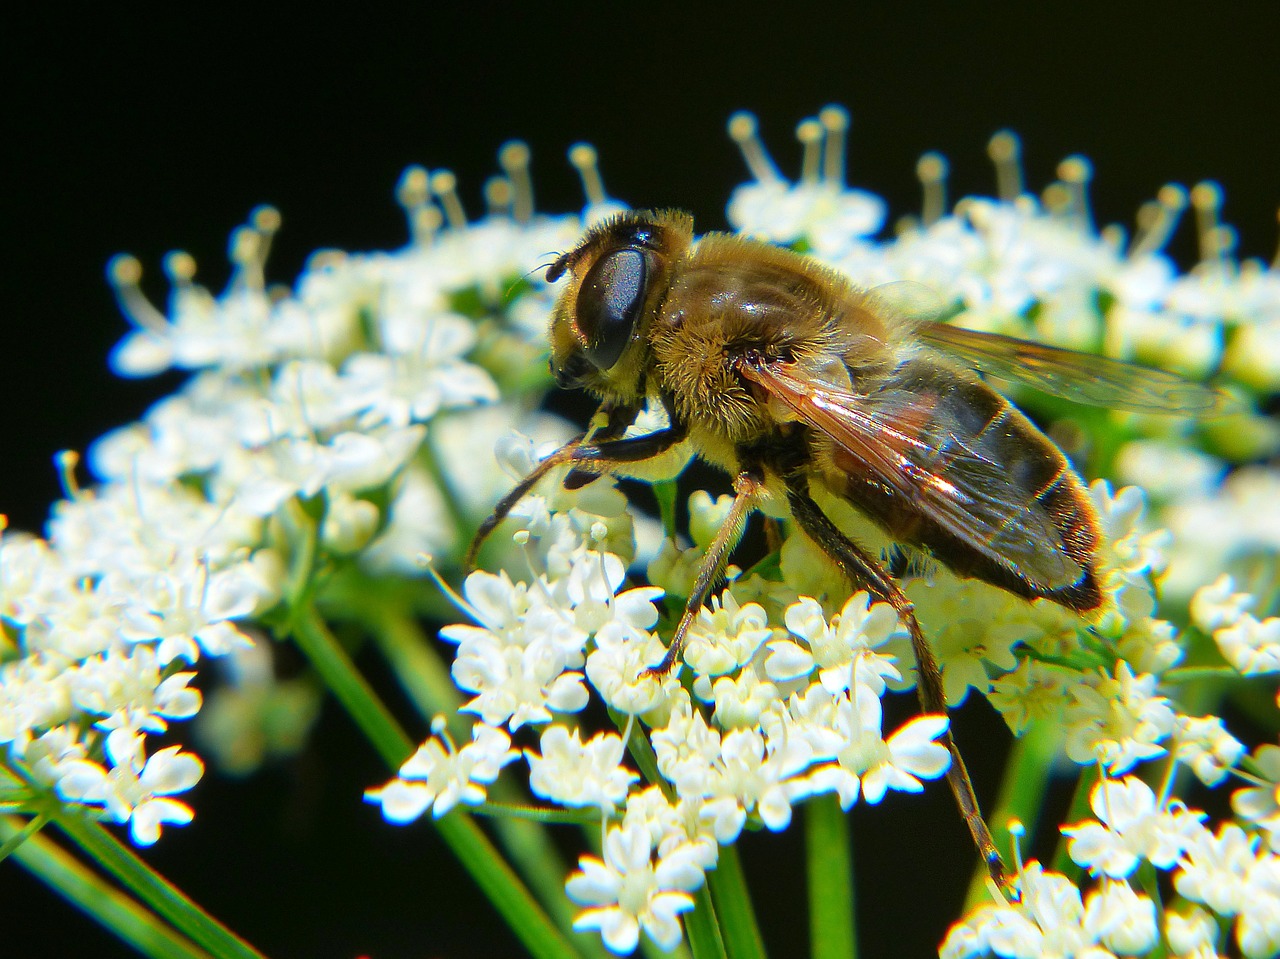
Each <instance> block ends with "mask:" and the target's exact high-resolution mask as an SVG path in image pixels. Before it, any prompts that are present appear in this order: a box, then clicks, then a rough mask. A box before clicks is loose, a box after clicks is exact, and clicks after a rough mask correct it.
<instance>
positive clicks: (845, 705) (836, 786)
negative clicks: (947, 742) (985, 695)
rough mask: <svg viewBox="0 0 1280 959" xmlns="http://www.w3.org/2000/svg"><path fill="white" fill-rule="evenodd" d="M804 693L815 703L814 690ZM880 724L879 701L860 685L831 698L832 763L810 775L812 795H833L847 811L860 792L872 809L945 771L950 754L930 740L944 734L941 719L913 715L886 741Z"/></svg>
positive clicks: (816, 693)
mask: <svg viewBox="0 0 1280 959" xmlns="http://www.w3.org/2000/svg"><path fill="white" fill-rule="evenodd" d="M810 695H811V697H812V698H813V699H815V700H817V701H818V702H821V699H822V693H821V692H820V691H819V690H817V689H813V690H811V691H810ZM850 695H851V696H852V699H851V698H850ZM881 720H882V709H881V705H880V700H879V698H878V697H877V696H875V695H874V694H873V693H872V691H871V690H869V689H868V688H867V687H865V686H858V687H855V688H854V689H853V690H852V692H851V693H850V694H843V693H842V694H840V695H839V696H838V697H837V698H836V699H835V701H834V714H833V716H832V719H831V730H832V732H833V733H834V734H835V738H834V742H835V744H836V746H835V751H834V756H833V758H834V759H835V760H836V761H835V763H833V764H830V765H825V766H821V767H819V768H817V769H815V770H814V771H813V772H812V773H811V774H810V776H809V784H810V788H811V789H812V790H813V791H814V792H815V793H818V792H835V793H836V794H837V795H838V796H839V797H840V806H841V808H843V809H849V808H850V807H851V806H852V805H853V804H854V803H855V802H857V801H858V794H859V791H861V793H862V795H863V797H864V798H865V799H866V801H867V802H869V803H871V804H872V805H875V804H876V803H878V802H880V800H881V799H883V798H884V795H885V793H886V792H888V791H889V790H891V789H894V790H899V791H902V792H920V791H921V790H922V789H923V788H924V787H923V786H922V784H921V782H920V780H921V779H937V778H938V777H939V776H941V775H943V773H945V772H946V771H947V769H949V768H950V766H951V754H950V752H949V751H948V750H947V747H946V746H944V745H942V744H941V743H939V742H937V741H936V740H937V739H938V737H940V736H942V735H943V734H944V733H945V732H946V731H947V717H945V716H917V717H915V718H914V719H911V720H909V721H908V722H907V723H905V724H904V725H903V726H902V727H901V728H899V729H898V730H897V731H896V732H894V733H893V734H892V735H890V736H889V738H888V739H887V740H886V739H883V738H882V734H881Z"/></svg>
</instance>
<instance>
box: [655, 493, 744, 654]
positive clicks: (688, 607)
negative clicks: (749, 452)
mask: <svg viewBox="0 0 1280 959" xmlns="http://www.w3.org/2000/svg"><path fill="white" fill-rule="evenodd" d="M763 492H764V476H763V475H762V474H761V473H759V472H757V471H755V470H744V471H742V472H741V473H739V474H738V475H737V477H736V478H735V479H734V481H733V493H734V496H733V505H732V506H731V507H729V515H728V516H726V517H725V518H724V522H723V523H721V524H720V529H719V530H717V531H716V536H715V539H713V540H712V541H711V545H710V546H708V547H707V555H706V556H704V557H703V558H702V565H701V566H699V567H698V575H697V577H696V578H695V579H694V582H693V589H692V590H690V592H689V600H688V602H686V603H685V605H684V613H683V614H682V615H681V617H680V623H679V625H677V626H676V632H675V635H674V636H673V637H672V638H671V645H670V646H668V647H667V654H666V655H665V656H663V657H662V662H660V663H659V664H658V665H657V666H654V667H653V668H652V669H650V670H649V672H650V673H654V674H656V675H659V676H663V675H666V674H667V673H669V672H670V671H671V668H672V667H673V666H674V665H675V664H676V659H677V658H678V657H679V656H680V650H682V649H683V648H684V638H685V634H687V633H688V632H689V627H690V625H692V623H693V618H694V617H695V616H697V615H698V610H700V609H701V608H702V607H703V605H704V604H705V603H706V601H707V596H708V595H709V594H710V593H711V590H712V588H713V587H714V586H715V585H716V583H718V582H719V581H720V577H721V576H723V575H724V567H725V564H726V563H727V562H728V559H729V554H730V553H732V552H733V548H734V547H735V546H737V545H738V540H740V539H742V531H743V529H744V528H745V527H746V525H747V517H749V516H750V515H751V513H752V511H753V510H755V508H756V506H757V505H758V504H759V502H760V497H761V495H762V494H763Z"/></svg>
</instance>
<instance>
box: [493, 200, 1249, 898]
mask: <svg viewBox="0 0 1280 959" xmlns="http://www.w3.org/2000/svg"><path fill="white" fill-rule="evenodd" d="M546 278H547V280H549V281H552V282H554V281H556V280H559V279H561V278H566V279H567V281H568V282H567V285H566V286H565V288H564V290H563V292H562V293H561V294H560V297H559V299H558V301H557V303H556V306H555V308H554V311H553V313H552V318H551V329H550V338H551V368H552V371H553V373H554V374H555V377H556V380H557V382H558V383H559V385H560V386H562V387H581V388H584V389H586V390H587V391H589V392H590V393H593V394H594V395H595V396H596V397H598V398H599V399H600V401H601V413H602V414H603V416H604V425H603V426H601V427H600V428H599V429H597V430H596V431H595V432H594V433H593V434H591V435H590V436H586V437H583V438H579V439H577V440H574V441H572V442H570V443H568V444H567V445H565V446H564V447H563V448H561V449H560V450H559V451H557V452H556V453H554V454H552V455H551V456H550V457H548V458H547V459H545V460H543V461H542V462H541V463H540V464H539V466H538V467H537V468H536V469H535V470H534V471H533V472H532V473H531V474H530V475H529V476H528V477H526V478H525V479H524V480H523V481H522V482H521V483H520V484H519V485H517V486H516V488H515V489H514V490H512V491H511V493H509V494H508V495H507V496H506V497H505V498H504V499H503V500H502V501H501V502H500V503H499V504H498V505H497V507H496V508H495V511H494V514H493V515H492V516H491V517H490V518H489V519H488V520H486V521H485V523H484V524H483V525H482V526H481V527H480V530H479V531H478V532H477V534H476V538H475V540H474V542H473V543H472V548H471V551H470V553H469V555H468V567H470V566H471V565H472V562H473V560H474V557H475V555H476V552H477V551H478V549H479V546H480V544H481V543H482V542H483V540H484V539H485V537H486V536H487V535H488V534H489V533H490V532H491V531H492V530H493V529H494V527H495V526H496V525H497V524H498V523H499V522H500V521H501V520H502V518H503V517H505V516H506V515H507V514H508V513H509V512H510V510H511V509H512V508H513V507H514V506H515V504H516V503H517V502H519V500H520V499H521V498H522V497H523V496H524V495H525V494H526V493H528V492H529V490H530V489H532V488H533V486H534V484H535V483H537V482H538V480H539V479H541V478H542V477H543V476H544V475H545V474H546V473H547V472H549V471H550V470H552V469H554V468H555V467H558V466H561V465H568V466H571V467H572V472H570V473H569V475H568V477H567V478H566V483H567V484H577V485H581V483H582V482H584V481H585V480H584V479H583V476H584V474H586V475H587V476H589V475H594V474H598V473H607V472H610V471H614V470H624V469H625V467H626V465H627V464H635V463H638V462H640V461H644V460H648V459H651V458H653V457H657V456H660V455H661V454H663V453H665V452H667V451H668V450H671V449H672V448H673V447H675V446H676V445H677V444H682V443H687V444H689V445H690V446H691V447H692V449H693V450H694V451H696V452H697V453H698V455H699V456H701V457H702V458H703V459H705V460H707V461H709V462H711V463H712V464H714V465H716V466H719V467H721V468H722V469H724V470H725V471H727V472H728V473H729V474H730V475H731V476H732V477H733V489H734V494H735V498H734V502H733V506H732V508H731V510H730V513H729V517H728V519H727V520H726V522H725V523H724V524H723V526H722V527H721V528H720V530H719V531H718V534H717V536H716V537H715V540H714V542H713V543H712V544H711V546H710V548H709V549H708V551H707V555H706V558H705V560H704V562H703V564H702V566H701V568H700V570H699V573H698V576H697V578H696V582H695V585H694V588H693V590H692V591H691V593H692V595H691V596H690V597H689V600H688V605H687V607H686V609H685V611H684V615H683V617H682V618H681V620H680V623H679V626H678V627H677V629H676V632H675V636H674V639H673V640H672V643H671V645H670V647H669V649H668V651H667V654H666V658H665V659H664V660H663V662H662V664H661V665H660V666H659V667H657V669H658V670H660V671H667V670H669V669H670V668H671V667H672V666H673V665H674V663H675V661H676V659H677V657H678V656H679V654H680V649H681V646H682V643H683V641H684V637H685V634H686V632H687V630H688V628H689V625H690V623H691V621H692V619H693V617H694V615H695V614H696V612H697V610H698V609H699V608H700V607H701V606H702V605H703V603H704V602H705V601H706V600H707V598H708V596H709V594H710V592H711V591H712V589H713V587H714V586H715V584H716V583H717V581H718V580H719V579H720V578H721V576H722V573H723V570H724V567H725V564H726V562H727V559H728V556H729V553H730V552H731V551H732V549H733V548H734V546H735V545H736V544H737V542H738V540H739V538H740V536H741V534H742V531H743V527H744V525H745V523H746V521H747V519H748V517H749V516H750V514H751V513H752V512H753V511H754V510H755V509H756V508H757V507H759V506H760V505H761V504H762V503H763V502H764V501H766V500H767V499H773V500H776V501H780V502H781V503H784V504H785V505H786V507H787V508H788V510H789V512H790V515H791V517H792V518H793V520H794V521H795V523H796V524H798V525H799V527H800V528H801V529H802V530H803V531H804V532H805V533H806V534H807V535H808V536H809V537H810V538H812V539H813V540H814V541H815V542H816V543H817V544H818V546H820V547H821V549H822V550H823V551H824V552H825V553H826V554H827V555H828V556H829V557H830V558H831V560H833V561H834V562H835V563H836V564H837V565H838V566H839V567H840V568H841V570H843V572H844V573H845V574H846V575H847V577H848V578H849V580H850V581H851V582H852V583H853V585H854V587H855V588H859V589H867V590H868V591H869V592H870V593H872V594H873V595H875V596H877V597H879V598H880V599H882V600H884V601H887V602H889V603H890V604H892V606H893V607H894V609H895V610H896V611H897V613H898V615H899V617H900V619H901V621H902V623H903V624H904V626H905V627H906V629H907V630H908V632H909V633H910V636H911V642H912V646H913V648H914V651H915V656H916V662H917V664H918V671H919V682H918V684H917V689H918V693H919V698H920V701H921V704H922V706H923V708H924V711H925V712H927V713H938V714H945V711H946V703H945V697H944V695H943V689H942V680H941V674H940V671H939V668H938V663H937V659H936V658H935V656H934V654H933V652H932V650H931V649H930V647H929V644H928V642H927V641H926V639H925V637H924V634H923V632H922V631H921V629H920V624H919V622H918V621H917V620H916V617H915V615H914V613H913V612H912V606H911V603H910V601H909V600H908V599H907V597H906V595H905V594H904V593H903V591H902V589H901V587H900V585H899V584H898V582H897V581H896V580H895V579H894V577H893V575H892V574H891V573H890V572H889V571H888V570H887V569H886V568H885V566H884V565H883V564H882V563H881V561H880V560H879V559H878V558H877V557H876V556H874V555H872V554H871V553H870V552H868V551H867V550H866V549H864V548H863V547H861V546H859V545H858V544H857V543H855V542H854V541H853V540H851V539H850V538H849V537H848V536H847V535H846V534H845V533H844V532H843V531H841V529H840V528H839V527H837V526H836V524H835V523H833V522H832V520H831V519H830V518H828V516H827V515H826V513H824V512H823V510H822V508H821V507H820V506H819V504H818V502H817V501H816V500H815V498H814V493H815V490H817V491H825V492H826V493H828V494H831V495H833V496H835V497H837V498H840V499H843V500H845V501H847V502H848V503H850V504H852V505H853V506H854V507H856V508H857V509H858V510H860V511H861V512H863V513H865V514H866V515H867V516H868V517H869V518H870V519H871V520H873V521H874V522H875V523H876V524H878V525H879V526H880V527H881V528H882V529H883V530H884V531H885V532H886V533H887V534H888V535H889V536H890V537H891V538H892V539H893V540H895V541H897V542H899V543H903V544H908V545H910V546H913V547H917V548H920V549H922V550H924V551H925V552H926V553H927V554H929V555H931V556H933V557H935V558H936V559H937V560H938V561H939V562H941V563H943V564H945V565H946V566H948V567H949V568H950V569H952V570H953V571H955V572H956V573H958V574H960V575H961V576H966V577H973V578H977V579H980V580H984V581H985V582H988V583H991V584H993V585H995V586H998V587H1000V588H1002V589H1005V590H1008V591H1009V592H1011V593H1015V594H1017V595H1019V596H1023V597H1026V598H1028V599H1036V598H1043V599H1048V600H1051V601H1053V602H1055V603H1058V604H1060V605H1062V606H1064V607H1066V608H1068V609H1071V610H1074V611H1076V612H1079V613H1089V612H1092V611H1094V610H1097V609H1098V608H1099V607H1101V606H1102V604H1103V595H1102V591H1101V588H1100V586H1099V583H1098V570H1097V551H1098V548H1099V537H1100V533H1099V520H1098V516H1097V514H1096V511H1095V509H1094V507H1093V505H1092V501H1091V499H1090V497H1089V494H1088V491H1087V489H1086V488H1085V485H1084V483H1083V481H1082V480H1081V479H1080V477H1079V476H1078V475H1077V474H1076V472H1075V471H1074V470H1073V469H1072V468H1071V465H1070V463H1068V461H1067V458H1066V456H1065V455H1064V454H1063V453H1062V451H1061V450H1060V449H1059V448H1058V447H1057V446H1056V445H1055V444H1054V443H1053V442H1052V441H1051V440H1050V439H1049V438H1048V437H1046V436H1045V435H1044V433H1042V432H1041V431H1040V430H1039V429H1037V428H1036V427H1035V426H1034V425H1033V424H1032V423H1031V421H1030V420H1028V419H1027V417H1026V416H1024V415H1023V414H1022V413H1021V412H1020V411H1019V410H1018V409H1017V408H1016V407H1014V406H1013V405H1012V404H1011V403H1010V402H1009V401H1008V400H1006V399H1005V398H1004V397H1002V396H1001V395H1000V394H999V393H997V392H996V391H995V390H993V389H992V388H991V387H990V386H988V385H987V384H986V383H985V382H984V381H983V380H982V379H981V378H980V377H979V375H978V372H982V373H988V374H993V375H997V376H1003V377H1008V378H1016V379H1018V380H1021V381H1023V382H1027V383H1030V384H1031V385H1033V386H1035V387H1038V388H1039V389H1041V390H1044V391H1047V392H1050V393H1055V394H1059V395H1065V396H1068V397H1071V398H1076V399H1081V400H1083V401H1086V402H1090V403H1094V404H1098V405H1107V406H1119V407H1123V408H1127V409H1138V410H1146V411H1165V412H1168V411H1177V412H1184V413H1209V412H1214V411H1217V410H1219V409H1220V408H1221V407H1223V406H1224V402H1223V401H1224V397H1223V395H1222V394H1220V393H1219V392H1217V391H1216V390H1213V389H1211V388H1209V387H1205V386H1201V385H1199V384H1195V383H1191V382H1188V381H1186V380H1184V379H1182V378H1181V377H1179V376H1176V375H1174V374H1171V373H1167V372H1164V371H1161V370H1154V369H1149V368H1145V367H1139V366H1134V365H1131V364H1127V363H1122V362H1118V361H1115V360H1110V359H1105V358H1102V357H1098V356H1091V355H1087V354H1083V353H1075V352H1071V351H1067V350H1060V349H1055V348H1051V347H1046V346H1039V345H1036V344H1033V343H1028V342H1025V341H1023V340H1018V339H1014V338H1011V337H1005V336H999V335H994V334H984V333H977V332H973V331H969V330H964V329H960V328H957V327H954V326H948V325H945V324H943V323H939V322H931V321H922V320H919V319H911V318H909V317H907V316H904V315H902V314H900V313H898V312H896V311H895V310H894V309H893V308H891V307H890V306H889V305H887V304H886V303H885V302H883V301H881V300H880V299H878V298H877V296H876V294H875V293H874V292H867V291H864V290H860V289H858V288H857V287H855V286H854V285H853V283H852V282H851V281H850V280H849V279H848V278H847V277H845V276H843V275H842V274H840V273H838V272H837V271H835V270H832V269H830V268H829V267H827V266H824V265H822V264H820V263H819V262H818V261H816V260H814V259H812V258H809V257H806V256H804V255H802V254H799V253H796V252H793V251H790V250H787V249H783V248H780V247H776V246H772V245H770V244H767V243H764V242H760V241H757V240H752V239H747V238H743V237H738V236H732V235H726V234H716V233H711V234H707V235H705V236H703V237H701V238H699V239H697V240H695V239H694V235H693V221H692V217H690V216H689V215H688V214H685V213H681V212H676V211H660V212H650V211H639V212H628V213H623V214H620V215H618V216H615V217H613V218H612V219H610V220H608V221H606V222H603V223H601V224H600V225H598V226H596V227H594V228H593V229H591V230H590V231H589V232H588V233H587V234H586V235H585V237H584V238H583V239H582V241H581V242H580V243H579V244H578V245H577V247H575V248H574V249H572V250H570V251H569V252H567V253H565V254H563V255H562V256H560V257H559V258H558V259H556V260H555V262H554V263H553V264H552V265H551V266H550V267H549V268H548V270H547V274H546ZM650 400H656V401H657V402H660V403H661V404H662V405H663V407H664V408H665V410H666V413H667V418H668V421H669V425H668V426H667V427H666V428H664V429H660V430H658V431H656V432H653V433H649V434H646V435H641V436H634V437H625V438H624V437H623V433H624V431H625V430H626V428H627V427H628V426H629V425H631V423H632V422H633V420H634V419H635V417H636V416H637V415H638V412H639V411H640V409H641V408H642V407H644V406H645V405H646V402H648V401H650ZM946 745H947V747H948V749H949V750H950V752H951V756H952V763H951V768H950V770H949V771H948V773H947V778H948V781H949V783H950V785H951V789H952V791H953V793H954V794H955V797H956V802H957V804H958V805H959V807H960V811H961V814H962V815H963V816H964V818H965V821H966V823H967V824H968V826H969V830H970V832H971V833H972V835H973V839H974V843H975V844H976V846H977V848H978V851H979V854H980V855H981V856H982V858H983V860H984V861H985V863H986V865H987V868H988V869H989V871H990V873H991V876H992V877H993V878H994V879H995V880H996V882H997V883H998V884H1000V885H1001V886H1002V887H1004V886H1005V884H1006V879H1005V876H1004V867H1003V863H1002V861H1001V859H1000V855H999V852H998V851H997V850H996V847H995V844H994V842H993V840H992V838H991V834H990V832H989V830H988V829H987V827H986V824H985V822H984V821H983V819H982V815H981V813H980V811H979V809H978V803H977V799H976V797H975V796H974V793H973V787H972V784H971V783H970V782H969V777H968V773H967V772H966V770H965V766H964V761H963V759H962V758H961V756H960V753H959V751H958V749H957V748H956V745H955V742H954V740H953V739H952V738H951V734H950V732H948V733H947V734H946Z"/></svg>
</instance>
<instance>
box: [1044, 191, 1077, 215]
mask: <svg viewBox="0 0 1280 959" xmlns="http://www.w3.org/2000/svg"><path fill="white" fill-rule="evenodd" d="M1040 203H1041V205H1042V206H1044V208H1045V212H1047V213H1048V214H1049V215H1050V216H1056V217H1067V216H1069V215H1070V213H1071V190H1070V189H1069V188H1068V187H1067V185H1066V184H1065V183H1050V184H1049V185H1048V186H1047V187H1045V188H1044V192H1043V193H1041V194H1040Z"/></svg>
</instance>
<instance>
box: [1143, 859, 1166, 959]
mask: <svg viewBox="0 0 1280 959" xmlns="http://www.w3.org/2000/svg"><path fill="white" fill-rule="evenodd" d="M1136 878H1137V880H1138V886H1139V887H1140V888H1141V889H1142V891H1143V892H1145V893H1146V894H1147V897H1148V898H1149V899H1150V900H1151V901H1152V902H1153V903H1154V904H1155V907H1156V915H1157V916H1161V915H1164V903H1162V902H1161V901H1160V883H1159V880H1158V879H1157V876H1156V867H1155V866H1153V865H1151V863H1150V862H1143V863H1142V864H1141V865H1140V866H1138V873H1137V877H1136ZM1168 955H1169V949H1168V943H1167V942H1166V941H1165V937H1164V931H1163V930H1161V933H1160V936H1159V938H1158V939H1157V940H1156V945H1155V948H1154V949H1152V950H1151V951H1150V952H1148V953H1147V955H1146V959H1165V957H1166V956H1168Z"/></svg>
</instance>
